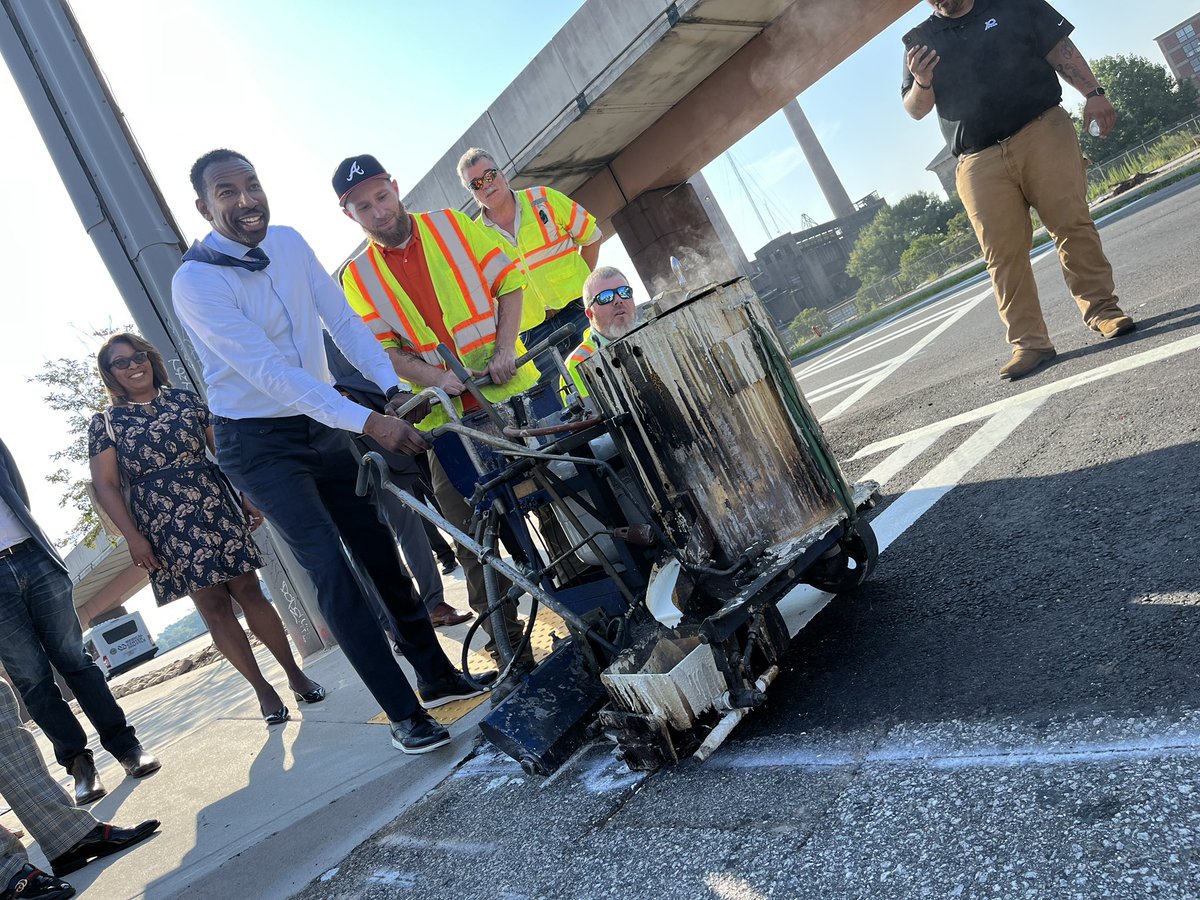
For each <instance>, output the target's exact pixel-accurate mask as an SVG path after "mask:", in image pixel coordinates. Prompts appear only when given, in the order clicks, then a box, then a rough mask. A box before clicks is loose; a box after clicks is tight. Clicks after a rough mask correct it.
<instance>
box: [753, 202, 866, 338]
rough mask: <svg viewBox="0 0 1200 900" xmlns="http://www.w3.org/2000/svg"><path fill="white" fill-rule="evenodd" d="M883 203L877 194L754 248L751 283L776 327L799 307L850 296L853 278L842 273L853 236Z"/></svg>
mask: <svg viewBox="0 0 1200 900" xmlns="http://www.w3.org/2000/svg"><path fill="white" fill-rule="evenodd" d="M885 205H886V204H885V203H884V201H883V199H882V198H881V197H880V196H879V195H878V194H871V195H870V196H868V197H865V198H864V199H862V200H860V201H858V202H857V203H856V204H854V207H855V211H854V213H853V214H851V215H849V216H844V217H842V218H840V219H834V220H833V221H831V222H826V223H825V224H824V225H818V226H817V227H815V228H809V229H806V230H805V231H800V232H794V233H791V234H785V235H781V236H780V237H777V238H775V240H773V241H771V242H770V243H769V244H766V245H765V246H763V247H760V248H759V249H758V252H756V253H755V254H754V261H753V262H751V263H750V266H751V268H752V270H753V271H752V273H751V276H750V283H751V284H752V285H753V286H754V290H755V292H756V293H757V294H758V296H759V299H760V300H762V302H763V304H764V305H765V306H766V308H767V311H768V312H770V314H771V317H772V318H773V319H774V320H775V322H776V323H777V324H779V325H786V324H787V323H788V322H790V321H791V320H792V319H794V318H795V317H796V316H797V315H799V313H800V311H801V310H804V309H813V308H815V309H825V308H827V307H830V306H835V305H837V304H838V303H841V302H842V301H843V300H847V299H849V298H850V297H852V296H854V293H855V292H856V291H857V290H858V287H859V282H858V279H857V278H851V277H850V276H849V275H847V274H846V265H847V264H848V263H849V262H850V251H851V250H853V249H854V244H855V242H856V241H857V240H858V234H859V232H860V231H862V230H863V228H865V227H866V226H867V225H868V224H870V222H871V220H872V219H874V218H875V215H876V213H878V212H879V210H881V209H882V208H883V207H884V206H885Z"/></svg>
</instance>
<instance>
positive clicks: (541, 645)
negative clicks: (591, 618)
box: [369, 606, 568, 725]
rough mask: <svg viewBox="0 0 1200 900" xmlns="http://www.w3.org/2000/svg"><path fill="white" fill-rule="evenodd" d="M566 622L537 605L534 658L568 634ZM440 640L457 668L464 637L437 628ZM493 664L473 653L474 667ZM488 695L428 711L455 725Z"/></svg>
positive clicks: (378, 719) (377, 721)
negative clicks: (457, 636) (555, 640)
mask: <svg viewBox="0 0 1200 900" xmlns="http://www.w3.org/2000/svg"><path fill="white" fill-rule="evenodd" d="M478 634H479V632H478V631H477V632H476V636H477V640H476V643H480V642H481V641H482V638H478ZM567 634H568V632H567V626H566V623H565V622H563V620H562V619H561V618H559V617H558V616H557V615H555V614H554V613H553V612H551V611H550V610H548V609H546V607H544V606H543V607H540V608H539V609H538V616H537V621H536V622H535V623H534V625H533V635H532V636H531V637H530V639H529V643H530V644H531V645H532V647H533V658H534V659H536V660H537V661H538V662H541V661H542V660H543V659H545V658H546V657H547V656H549V655H550V652H551V651H552V650H553V649H554V639H555V636H556V635H557V636H558V637H559V638H565V637H566V636H567ZM437 636H438V640H439V641H440V642H441V644H442V649H443V650H445V651H446V655H447V656H448V657H450V661H451V662H452V663H454V665H455V667H456V668H457V666H458V664H459V662H460V661H461V660H462V647H463V645H462V641H459V640H455V639H454V638H453V637H451V636H450V635H448V634H445V633H444V632H442V631H438V632H437ZM490 667H491V657H490V656H488V655H487V654H486V653H483V652H481V651H479V650H475V651H472V653H471V671H472V672H479V671H484V670H487V669H488V668H490ZM487 698H488V695H487V694H481V695H480V696H478V697H471V698H469V699H467V700H455V701H454V702H453V703H447V704H446V705H445V706H439V707H438V708H437V709H431V710H430V711H429V714H430V715H431V716H433V718H434V719H436V720H437V721H438V722H439V723H440V724H442V725H453V724H454V723H455V722H457V721H458V720H459V719H461V718H462V717H463V716H465V715H466V714H467V713H469V712H470V711H471V710H473V709H474V708H475V707H477V706H478V705H479V704H480V703H483V701H485V700H486V699H487ZM369 724H371V725H386V724H388V717H387V715H386V714H385V713H382V712H381V713H380V714H379V715H377V716H375V717H374V718H373V719H371V720H370V722H369Z"/></svg>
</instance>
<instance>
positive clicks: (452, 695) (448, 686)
mask: <svg viewBox="0 0 1200 900" xmlns="http://www.w3.org/2000/svg"><path fill="white" fill-rule="evenodd" d="M499 674H500V673H499V672H497V671H496V670H495V669H492V670H490V671H487V672H481V673H479V674H476V675H472V676H471V677H473V678H474V679H475V681H476V682H478V683H479V684H481V685H483V688H482V689H480V688H474V687H471V684H470V682H468V681H467V679H465V678H464V677H463V676H462V673H461V672H455V673H454V674H453V675H447V676H446V677H445V678H440V679H438V680H437V681H431V682H429V683H428V684H420V683H418V684H417V690H418V692H420V694H421V705H422V706H424V707H425V708H426V709H437V708H438V707H439V706H445V705H446V704H447V703H453V702H454V701H455V700H469V699H470V698H471V697H478V696H479V695H480V694H485V693H487V692H488V691H489V690H491V685H492V683H493V682H494V681H495V680H496V676H497V675H499Z"/></svg>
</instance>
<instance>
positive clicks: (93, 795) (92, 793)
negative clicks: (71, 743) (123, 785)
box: [67, 753, 108, 806]
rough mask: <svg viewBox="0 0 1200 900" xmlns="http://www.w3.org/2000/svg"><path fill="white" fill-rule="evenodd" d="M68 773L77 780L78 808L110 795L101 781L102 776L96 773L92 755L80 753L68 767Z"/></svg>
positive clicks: (76, 802)
mask: <svg viewBox="0 0 1200 900" xmlns="http://www.w3.org/2000/svg"><path fill="white" fill-rule="evenodd" d="M67 771H68V772H70V773H71V777H72V778H74V779H75V805H76V806H84V805H86V804H88V803H92V802H93V801H95V800H99V799H100V798H101V797H103V796H104V795H105V794H107V793H108V788H106V787H105V786H104V785H103V784H102V783H101V781H100V774H99V773H98V772H97V771H96V764H95V762H93V761H92V754H90V753H80V754H79V755H78V756H77V757H75V758H74V759H73V760H71V762H70V763H69V764H68V765H67Z"/></svg>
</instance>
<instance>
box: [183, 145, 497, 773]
mask: <svg viewBox="0 0 1200 900" xmlns="http://www.w3.org/2000/svg"><path fill="white" fill-rule="evenodd" d="M192 186H193V187H194V188H195V190H196V195H197V200H196V208H197V209H198V210H199V211H200V214H201V215H202V216H204V218H205V219H207V220H208V221H209V222H210V223H211V224H212V226H213V230H212V231H211V232H210V233H209V234H208V235H207V236H206V237H205V238H204V240H203V241H202V242H200V243H198V244H194V245H193V246H192V248H191V249H190V250H188V252H187V253H186V254H185V255H184V262H183V265H182V266H181V267H180V268H179V271H178V272H177V273H176V274H175V279H174V281H173V282H172V293H173V296H174V301H175V309H176V311H177V312H178V314H179V318H180V320H181V321H182V322H183V325H184V328H186V329H187V332H188V334H189V336H190V337H191V339H192V342H193V343H194V344H195V345H196V350H197V352H198V353H199V355H200V359H201V361H202V362H203V364H204V380H205V383H206V384H207V386H208V405H209V408H210V409H211V410H212V412H213V415H214V425H213V433H214V436H215V439H216V447H217V461H218V462H219V463H220V465H221V468H222V469H224V470H225V473H226V474H227V475H228V476H229V478H230V480H231V481H232V482H233V483H234V485H235V486H236V487H237V488H238V489H239V490H241V491H244V492H245V493H246V494H247V495H249V497H251V498H252V499H253V501H254V503H255V505H256V506H258V508H259V509H261V510H262V511H263V512H264V513H266V515H267V517H268V518H269V519H270V520H271V523H272V525H273V526H274V527H275V529H276V530H277V531H278V532H279V533H280V534H281V535H282V536H283V538H284V540H286V541H287V543H288V545H289V547H291V549H292V552H293V553H294V554H295V555H296V559H297V560H298V561H299V562H300V564H301V565H302V566H303V567H304V568H305V570H306V571H307V572H308V574H309V575H310V576H311V577H312V579H313V582H314V584H315V585H316V588H317V603H318V605H319V606H320V608H321V612H322V613H323V614H324V616H325V618H326V620H327V621H328V622H329V627H330V629H331V630H332V631H333V634H334V637H336V638H337V640H338V642H339V643H340V644H341V646H342V649H343V651H344V652H345V654H346V658H347V659H348V660H349V662H350V664H351V665H352V666H354V669H355V671H356V672H358V674H359V677H360V678H362V680H363V682H364V684H366V686H367V688H368V689H369V690H370V691H371V693H372V695H373V696H374V697H375V699H376V700H377V701H378V702H379V704H380V705H381V706H382V707H383V710H384V712H386V713H387V715H388V718H389V719H390V720H391V722H392V743H393V745H394V746H395V747H396V748H397V749H399V750H402V751H404V752H405V753H424V752H427V751H429V750H433V749H436V748H437V747H441V746H443V745H444V744H446V743H448V742H449V740H450V737H449V733H448V732H447V731H446V730H445V729H444V728H443V727H442V726H440V725H438V724H437V723H436V722H434V721H433V719H432V718H431V717H430V716H429V715H428V713H426V712H425V709H423V708H422V706H421V704H419V703H418V701H417V698H416V696H415V695H414V694H413V691H412V688H411V687H410V686H409V684H408V681H407V679H406V678H405V676H404V673H403V671H402V670H401V669H400V667H399V665H398V664H397V663H396V660H395V658H394V657H393V656H392V654H391V651H390V649H389V648H388V644H387V641H386V640H385V639H384V637H383V633H382V632H381V631H380V629H379V626H378V624H377V622H376V621H375V618H374V616H373V615H372V613H371V609H370V607H369V605H368V603H367V600H366V597H365V596H364V595H363V592H362V590H361V589H360V588H359V586H358V584H357V582H356V581H355V579H354V575H353V573H352V572H351V569H350V566H349V564H348V563H347V561H346V559H345V557H344V556H343V554H342V551H341V542H342V541H344V542H345V544H346V546H347V547H348V548H349V549H350V550H351V552H352V553H353V554H354V556H355V557H356V558H357V559H358V560H359V561H360V562H361V563H362V565H363V567H364V568H365V569H366V571H367V574H368V575H369V576H370V577H371V579H372V580H373V581H374V583H375V586H376V587H377V588H378V590H379V594H380V596H381V597H382V598H383V601H384V603H385V604H386V605H387V607H388V610H389V612H391V614H392V617H393V618H394V619H395V621H396V624H397V625H398V626H399V630H400V634H399V638H400V640H399V642H398V643H399V644H400V647H401V649H402V651H403V653H404V655H405V657H406V658H407V659H408V661H409V662H410V663H411V664H412V666H413V668H414V669H415V670H416V672H417V680H418V686H419V688H420V690H421V697H422V702H423V704H424V707H425V708H431V707H434V706H438V705H441V704H443V703H447V702H449V701H450V700H456V699H461V698H463V697H470V696H475V695H476V694H478V693H479V692H478V691H476V690H474V689H473V688H472V687H471V686H470V685H469V684H468V683H467V682H466V680H465V679H463V677H462V675H461V674H460V673H459V672H458V671H457V670H456V669H455V668H454V667H453V665H451V663H450V661H449V660H448V659H447V658H446V655H445V653H444V652H443V651H442V649H441V647H440V645H439V644H438V641H437V637H436V636H435V634H434V631H433V626H432V625H431V624H430V621H429V617H428V615H427V614H426V612H425V609H424V606H423V605H422V604H421V603H420V601H419V600H418V599H417V597H416V596H415V595H414V594H413V591H412V581H411V579H410V578H408V577H407V575H406V574H405V572H404V570H403V568H402V567H401V564H400V560H399V556H398V555H397V552H396V545H395V543H394V541H393V539H392V535H391V532H390V531H389V530H388V528H387V527H386V526H385V525H383V524H382V523H381V522H380V521H379V519H378V517H377V513H376V510H375V507H374V505H373V503H372V502H371V501H369V500H367V499H366V498H362V497H359V496H357V494H356V493H355V490H354V488H355V481H356V478H357V467H356V465H355V458H354V454H353V450H352V448H351V444H350V433H355V434H359V433H361V434H367V435H369V436H371V437H373V438H374V439H375V440H377V441H378V442H379V443H380V444H381V445H383V446H384V447H386V448H387V449H389V450H394V451H398V452H401V453H409V454H412V453H417V452H420V451H421V450H425V449H427V448H428V447H429V444H428V443H427V442H426V441H425V440H424V438H423V437H421V434H420V432H418V431H417V430H416V429H414V428H413V427H412V426H411V425H410V424H409V423H408V422H405V421H403V420H400V419H396V418H392V417H389V416H384V415H380V414H379V413H376V412H373V411H370V410H368V409H366V408H365V407H363V406H360V405H358V404H357V403H354V402H353V401H351V400H349V399H347V398H345V397H343V396H342V395H341V394H339V393H338V391H337V390H335V389H334V387H333V385H332V384H331V383H330V377H329V369H328V365H327V362H326V358H325V349H324V343H323V338H322V329H321V325H322V322H324V325H325V327H326V328H327V329H328V330H329V333H330V334H331V335H332V337H333V340H334V343H336V344H337V346H338V349H340V350H341V351H342V353H344V354H345V355H346V357H347V358H348V359H349V360H350V361H351V362H352V363H353V364H354V366H355V367H356V368H357V369H358V370H359V371H360V372H362V373H363V374H364V375H366V376H367V377H368V378H370V379H371V380H372V381H375V382H376V383H377V384H378V385H379V386H380V388H381V389H383V390H384V391H385V393H386V395H387V396H388V398H389V399H391V398H392V397H394V396H395V395H396V393H398V392H399V391H400V387H399V386H398V385H397V382H396V374H395V372H394V371H393V369H392V365H391V362H390V361H389V360H388V358H387V355H386V354H385V353H384V352H383V350H382V349H381V348H380V346H379V344H378V342H377V341H376V340H375V337H374V335H373V334H372V333H371V331H370V329H369V328H368V327H367V326H366V325H364V324H363V322H362V320H361V319H360V318H359V317H358V316H357V315H355V314H354V312H353V311H352V310H351V309H350V307H349V306H347V305H346V300H345V297H344V296H343V294H342V292H341V290H340V289H339V288H338V287H337V285H336V284H335V283H334V282H333V279H332V278H330V277H329V275H328V274H327V273H326V272H325V271H324V270H323V269H322V268H321V265H320V263H319V262H318V260H317V258H316V255H315V254H314V253H313V251H312V248H310V247H309V246H308V244H307V243H306V242H305V240H304V238H302V237H301V236H300V235H299V234H298V233H297V232H296V231H294V230H292V229H290V228H285V227H281V226H272V227H270V228H268V222H269V219H270V211H269V207H268V205H267V197H266V193H265V192H264V191H263V188H262V185H261V183H260V181H259V178H258V175H257V173H256V172H255V170H254V167H253V166H252V165H251V164H250V162H249V161H248V160H246V158H245V157H244V156H242V155H241V154H239V153H235V152H233V151H230V150H214V151H211V152H210V153H207V154H205V155H204V156H202V157H201V158H200V159H199V160H197V161H196V164H195V165H194V166H193V167H192Z"/></svg>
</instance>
